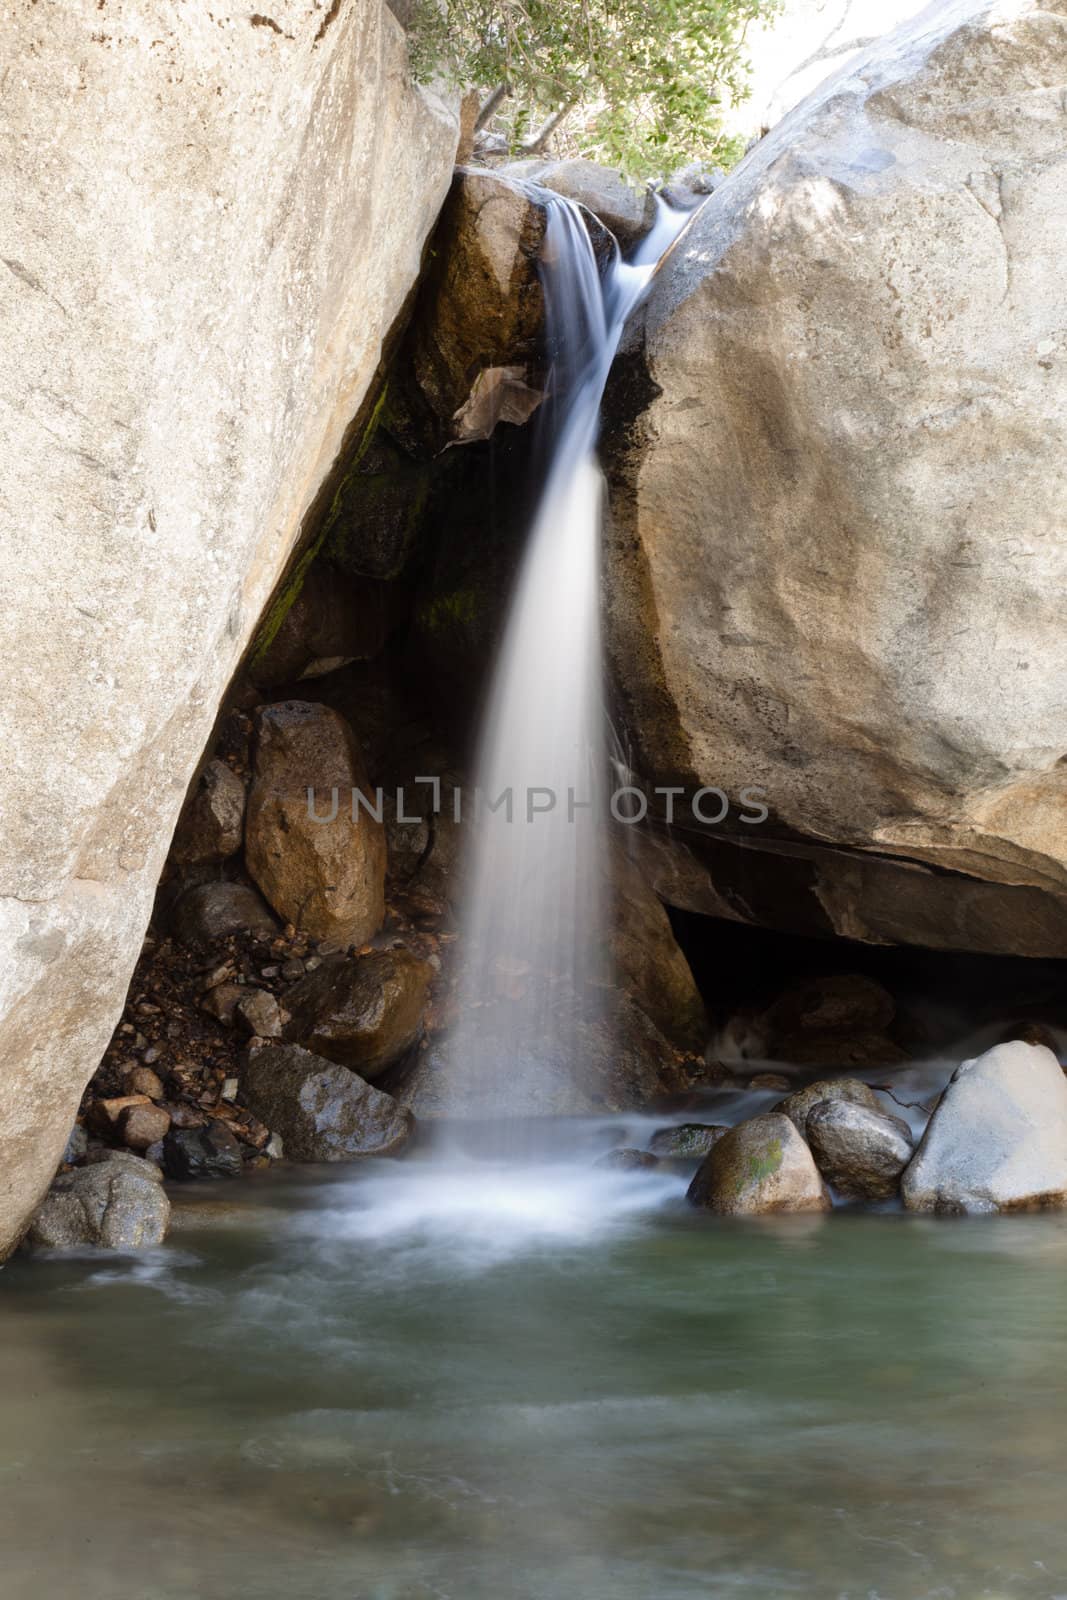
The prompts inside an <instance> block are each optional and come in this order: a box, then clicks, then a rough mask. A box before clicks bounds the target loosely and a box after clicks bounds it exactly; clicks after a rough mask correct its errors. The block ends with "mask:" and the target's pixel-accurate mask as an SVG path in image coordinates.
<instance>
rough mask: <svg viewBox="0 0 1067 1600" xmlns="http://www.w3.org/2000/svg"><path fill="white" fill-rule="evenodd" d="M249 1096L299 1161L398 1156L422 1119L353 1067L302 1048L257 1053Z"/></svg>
mask: <svg viewBox="0 0 1067 1600" xmlns="http://www.w3.org/2000/svg"><path fill="white" fill-rule="evenodd" d="M241 1097H242V1101H243V1103H244V1104H245V1105H247V1106H248V1107H249V1109H250V1110H251V1111H253V1112H254V1113H255V1115H256V1116H257V1117H259V1118H260V1119H261V1120H262V1121H263V1122H264V1123H266V1124H267V1125H268V1126H269V1127H270V1128H271V1129H273V1130H274V1131H275V1132H276V1133H277V1134H279V1135H280V1136H281V1139H282V1142H283V1144H284V1147H285V1153H286V1155H287V1156H288V1157H289V1158H290V1159H291V1160H294V1161H352V1160H355V1159H357V1158H358V1157H360V1156H388V1155H395V1154H396V1153H397V1151H398V1150H400V1148H401V1147H402V1146H403V1145H404V1144H406V1143H407V1140H408V1138H409V1136H410V1134H411V1129H412V1127H413V1125H414V1120H415V1119H414V1117H413V1116H412V1115H411V1113H410V1112H409V1111H404V1110H401V1108H400V1107H399V1106H398V1105H397V1103H396V1101H395V1100H394V1099H393V1098H392V1096H391V1095H387V1094H383V1093H382V1092H381V1090H380V1089H374V1088H372V1087H371V1085H370V1084H369V1083H367V1082H365V1081H364V1079H363V1078H361V1077H358V1076H357V1075H356V1074H355V1073H354V1072H351V1071H350V1070H349V1069H348V1068H347V1067H342V1066H338V1064H337V1063H336V1062H334V1061H327V1060H325V1059H324V1058H323V1057H322V1056H317V1055H313V1054H312V1053H311V1052H310V1051H308V1050H302V1049H301V1048H300V1047H299V1046H298V1045H294V1044H268V1045H260V1046H258V1047H256V1048H254V1049H252V1050H251V1051H250V1052H249V1056H248V1061H247V1063H246V1064H245V1067H244V1069H243V1071H242V1073H241ZM267 1150H268V1152H270V1145H269V1144H268V1146H267Z"/></svg>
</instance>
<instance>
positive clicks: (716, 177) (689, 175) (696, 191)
mask: <svg viewBox="0 0 1067 1600" xmlns="http://www.w3.org/2000/svg"><path fill="white" fill-rule="evenodd" d="M725 182H726V173H725V172H724V171H723V169H722V168H721V167H709V166H707V165H706V164H705V163H704V162H703V161H691V162H690V163H689V165H688V166H685V167H680V168H679V169H678V171H677V172H672V173H671V176H670V177H669V178H668V180H667V182H666V183H665V184H664V186H663V191H662V192H663V198H664V200H666V202H667V204H668V205H671V206H676V207H677V208H678V209H679V210H681V211H689V210H691V209H692V208H693V207H694V206H696V205H699V204H700V202H701V200H706V199H707V197H708V195H709V194H714V193H715V191H716V189H718V188H721V187H722V185H723V184H724V183H725Z"/></svg>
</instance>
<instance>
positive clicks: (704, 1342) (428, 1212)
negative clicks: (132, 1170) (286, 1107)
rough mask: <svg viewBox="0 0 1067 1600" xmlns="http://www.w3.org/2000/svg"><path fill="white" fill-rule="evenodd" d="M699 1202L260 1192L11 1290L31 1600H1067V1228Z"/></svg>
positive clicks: (678, 1184) (15, 1512) (456, 1179)
mask: <svg viewBox="0 0 1067 1600" xmlns="http://www.w3.org/2000/svg"><path fill="white" fill-rule="evenodd" d="M683 1190H684V1178H682V1177H674V1176H670V1177H667V1178H664V1177H661V1176H659V1175H655V1174H654V1175H652V1176H651V1177H650V1176H646V1175H642V1174H625V1175H618V1174H605V1173H592V1172H590V1171H589V1169H588V1168H587V1167H586V1166H585V1165H581V1166H579V1165H566V1164H560V1165H558V1166H523V1165H521V1164H511V1163H509V1164H504V1165H501V1166H500V1167H495V1168H494V1167H490V1166H486V1165H482V1164H477V1163H468V1162H463V1161H462V1160H460V1159H459V1158H455V1159H453V1160H450V1161H447V1162H446V1161H412V1162H407V1163H404V1164H398V1165H395V1166H391V1167H385V1168H377V1169H370V1168H368V1169H362V1170H361V1171H360V1172H359V1173H358V1174H356V1175H353V1174H352V1173H351V1172H347V1173H343V1172H342V1173H327V1174H323V1173H322V1172H321V1171H319V1172H315V1173H313V1174H308V1175H301V1174H295V1175H290V1176H288V1177H286V1176H279V1175H276V1174H265V1175H264V1176H263V1177H262V1179H251V1180H249V1181H247V1182H246V1183H243V1184H239V1185H235V1186H232V1187H223V1186H220V1187H218V1188H211V1189H196V1190H193V1191H190V1192H189V1198H187V1200H186V1202H185V1203H183V1204H182V1205H181V1207H180V1218H179V1224H180V1225H179V1226H178V1227H177V1228H176V1230H175V1232H174V1234H173V1235H172V1239H171V1241H170V1242H169V1243H168V1245H167V1246H165V1247H164V1248H163V1249H162V1250H161V1251H159V1252H157V1253H154V1254H153V1255H151V1256H148V1257H145V1258H142V1259H140V1260H138V1261H134V1260H128V1261H127V1260H115V1259H109V1260H106V1261H105V1260H103V1259H102V1258H100V1257H97V1258H95V1259H92V1258H90V1259H79V1260H73V1261H70V1260H68V1261H64V1262H49V1263H42V1262H35V1263H29V1262H25V1261H16V1262H15V1263H13V1264H12V1265H10V1266H9V1267H8V1268H7V1269H6V1270H5V1271H4V1273H3V1274H2V1276H0V1386H2V1398H3V1404H2V1407H0V1546H2V1552H3V1581H2V1590H0V1592H2V1594H3V1597H4V1600H30V1597H33V1600H41V1597H42V1596H44V1597H47V1600H52V1597H65V1596H67V1595H77V1596H78V1597H79V1600H236V1597H238V1596H242V1597H243V1596H248V1597H252V1600H275V1597H279V1600H280V1597H286V1600H305V1597H306V1600H365V1597H366V1600H379V1597H380V1600H697V1597H700V1600H705V1597H708V1596H712V1597H719V1596H722V1597H724V1600H725V1597H734V1596H738V1597H745V1600H786V1597H792V1596H803V1597H812V1600H815V1597H818V1600H827V1597H830V1600H835V1597H837V1600H920V1597H922V1600H933V1597H938V1600H941V1597H959V1600H979V1597H983V1600H984V1597H989V1600H1002V1597H1008V1596H1020V1597H1021V1596H1026V1597H1035V1600H1036V1597H1042V1600H1051V1597H1054V1596H1059V1597H1063V1596H1067V1517H1065V1515H1064V1505H1065V1502H1067V1464H1065V1454H1067V1452H1065V1445H1067V1221H1064V1220H1063V1219H1061V1218H1059V1217H1055V1216H1035V1217H1019V1218H1002V1219H992V1220H981V1221H946V1220H938V1221H933V1220H920V1219H914V1218H907V1217H904V1216H901V1215H893V1214H886V1215H860V1214H852V1213H847V1212H840V1211H838V1212H835V1213H834V1214H833V1215H830V1216H827V1217H816V1218H804V1219H796V1220H794V1221H792V1222H790V1221H787V1220H782V1221H780V1222H778V1223H775V1224H759V1223H749V1224H738V1223H732V1224H728V1223H723V1222H716V1221H713V1220H709V1219H707V1218H705V1217H702V1216H698V1215H695V1214H692V1213H690V1212H689V1211H688V1210H687V1209H686V1207H685V1205H684V1202H683V1201H682V1198H681V1196H682V1193H683Z"/></svg>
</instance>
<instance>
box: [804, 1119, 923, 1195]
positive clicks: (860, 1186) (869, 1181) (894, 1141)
mask: <svg viewBox="0 0 1067 1600" xmlns="http://www.w3.org/2000/svg"><path fill="white" fill-rule="evenodd" d="M805 1135H806V1137H807V1141H808V1144H809V1145H810V1146H811V1151H812V1154H813V1155H814V1157H815V1162H816V1165H817V1166H818V1168H819V1171H820V1172H821V1173H822V1175H823V1177H824V1178H825V1179H826V1181H827V1183H829V1184H831V1185H832V1186H833V1188H835V1189H837V1190H838V1192H839V1193H840V1194H843V1195H848V1196H849V1197H850V1198H851V1199H857V1200H885V1199H888V1198H889V1197H890V1196H891V1195H894V1194H896V1192H897V1190H898V1189H899V1188H900V1175H901V1173H902V1172H903V1171H904V1168H905V1167H906V1166H907V1164H908V1162H909V1161H910V1160H911V1158H912V1154H913V1152H914V1149H915V1141H914V1139H913V1138H912V1135H911V1129H910V1128H909V1127H908V1124H907V1123H906V1122H904V1121H902V1120H901V1118H900V1117H891V1116H889V1115H887V1114H886V1113H884V1112H878V1111H872V1110H871V1109H870V1107H869V1106H865V1105H857V1104H856V1103H855V1101H852V1100H820V1101H819V1102H818V1103H817V1104H816V1105H814V1106H812V1108H811V1110H810V1111H809V1112H808V1116H807V1122H806V1124H805Z"/></svg>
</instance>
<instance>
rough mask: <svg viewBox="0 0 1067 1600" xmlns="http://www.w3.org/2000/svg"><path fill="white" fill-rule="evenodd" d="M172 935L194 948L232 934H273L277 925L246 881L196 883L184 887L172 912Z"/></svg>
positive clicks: (270, 935) (269, 935) (276, 929)
mask: <svg viewBox="0 0 1067 1600" xmlns="http://www.w3.org/2000/svg"><path fill="white" fill-rule="evenodd" d="M171 927H172V929H173V932H174V937H175V938H176V939H178V940H179V941H180V942H181V943H182V944H186V945H191V946H193V947H194V948H195V947H198V946H204V945H209V944H214V943H216V941H218V940H219V939H226V938H228V937H229V935H230V934H232V933H244V932H249V933H254V934H256V933H258V934H262V935H264V936H265V937H273V935H274V934H276V933H277V931H278V927H277V924H276V922H275V921H274V918H273V917H272V916H271V914H270V912H269V911H268V910H267V907H266V906H265V905H264V904H263V901H262V900H261V899H260V897H259V895H258V894H257V893H256V891H255V890H254V889H251V888H249V886H248V885H247V884H245V883H198V884H196V885H194V887H193V888H191V889H186V890H185V892H184V893H183V894H181V895H180V896H179V897H178V899H177V901H176V902H175V905H174V909H173V911H172V912H171Z"/></svg>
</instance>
